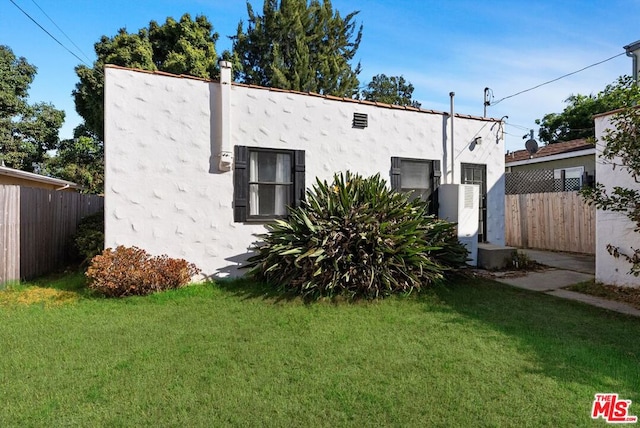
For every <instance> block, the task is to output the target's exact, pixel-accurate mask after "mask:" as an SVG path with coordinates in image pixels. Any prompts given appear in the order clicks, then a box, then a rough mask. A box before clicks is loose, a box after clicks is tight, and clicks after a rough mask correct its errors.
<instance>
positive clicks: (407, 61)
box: [0, 0, 640, 150]
mask: <svg viewBox="0 0 640 428" xmlns="http://www.w3.org/2000/svg"><path fill="white" fill-rule="evenodd" d="M14 1H15V2H16V3H17V4H18V5H19V6H20V7H22V8H23V9H24V10H25V11H27V12H28V13H29V14H30V15H31V16H32V17H34V18H35V19H36V20H37V21H38V22H39V23H40V24H41V25H43V26H44V27H45V28H46V29H47V30H48V31H49V32H51V33H52V34H53V35H54V36H55V37H56V38H58V40H60V41H61V42H63V43H64V44H65V45H66V46H68V47H69V48H70V49H71V50H73V51H74V52H76V54H77V55H78V56H79V57H81V58H83V59H84V60H85V61H87V62H90V63H91V62H93V60H94V59H95V54H94V51H93V44H94V43H95V42H96V41H98V40H99V39H100V37H101V36H102V35H107V36H113V35H115V34H116V32H117V31H118V29H119V28H122V27H125V28H127V30H129V31H130V32H134V31H137V30H138V29H139V28H141V27H144V26H147V25H148V24H149V21H150V20H156V21H158V22H164V20H165V19H166V17H167V16H172V17H174V18H179V17H180V16H181V15H182V14H183V13H185V12H188V13H190V14H191V15H192V16H196V15H206V16H207V17H208V18H209V20H210V21H211V22H212V23H213V25H214V30H215V31H216V32H218V33H219V34H220V39H219V41H218V43H217V51H218V53H221V52H222V51H223V50H225V49H230V47H231V42H230V41H229V39H228V38H227V36H229V35H232V34H234V33H235V29H236V27H237V25H238V22H239V21H240V20H246V17H247V13H246V3H245V1H244V0H188V1H187V0H184V1H177V0H173V1H172V0H153V1H149V0H137V1H136V0H110V1H103V0H91V1H89V0H57V1H54V0H35V2H34V0H14ZM251 3H252V4H253V6H254V9H256V10H260V9H261V8H262V0H252V1H251ZM332 3H333V6H334V9H336V10H339V11H340V12H341V14H342V15H346V14H347V13H349V12H351V11H354V10H360V13H359V15H358V16H357V21H358V22H360V23H362V24H364V35H363V39H362V43H361V45H360V49H359V51H358V54H357V61H360V63H361V65H362V73H361V75H360V81H361V84H366V83H367V82H369V80H370V79H371V77H372V76H373V75H376V74H379V73H385V74H387V75H403V76H404V77H405V78H406V79H407V80H409V81H410V82H411V83H413V85H414V86H415V91H414V94H413V95H414V98H415V99H417V100H418V101H420V102H421V103H422V106H423V107H424V108H429V109H436V110H443V111H448V110H449V92H451V91H453V92H455V93H456V98H455V106H456V112H458V113H465V114H473V115H479V116H481V115H482V114H483V90H484V88H485V87H489V88H491V90H492V91H493V95H494V97H495V98H494V101H497V100H499V99H501V98H503V97H507V96H510V95H512V94H515V93H517V92H519V91H521V90H524V89H528V88H531V87H533V86H536V85H538V84H540V83H543V82H546V81H549V80H552V79H555V78H557V77H560V76H562V75H564V74H567V73H571V72H574V71H576V70H579V69H581V68H583V67H585V66H588V65H590V64H593V63H596V62H599V61H601V60H604V59H606V58H609V57H612V56H614V55H616V54H619V53H623V52H624V49H623V48H622V47H623V46H624V45H627V44H629V43H632V42H634V41H636V40H639V39H640V27H639V26H638V22H639V21H640V0H610V1H607V2H604V1H596V0H584V1H571V0H567V1H550V0H548V1H546V0H541V1H519V0H507V1H492V0H485V1H477V0H447V1H442V0H395V1H390V0H367V1H349V0H333V2H332ZM38 6H39V7H40V8H42V9H43V10H44V11H45V12H46V14H47V15H48V16H49V17H50V18H52V20H53V21H54V22H55V23H56V24H57V25H58V26H59V27H60V28H62V30H63V31H64V33H66V35H67V36H69V38H70V39H71V40H72V41H73V42H74V43H75V44H76V45H77V46H78V47H79V48H80V49H81V51H82V52H84V54H86V55H87V56H88V58H89V59H86V57H85V55H84V54H83V53H81V52H80V51H78V49H77V48H75V47H74V46H73V44H72V43H71V42H70V41H69V40H67V38H66V37H65V36H64V35H63V34H62V33H61V32H60V31H59V30H58V29H57V28H56V27H55V25H54V24H53V23H52V22H51V21H50V20H49V19H48V18H47V16H46V15H45V14H43V13H42V11H41V10H40V9H39V8H38ZM0 44H3V45H8V46H9V47H10V48H11V49H12V50H13V51H14V53H15V54H16V55H17V56H24V57H25V58H26V59H27V60H28V61H29V62H30V63H32V64H34V65H35V66H36V67H37V68H38V74H37V76H36V78H35V81H34V83H33V84H32V86H31V90H30V99H31V101H32V102H38V101H46V102H51V103H53V104H54V105H55V106H56V107H57V108H59V109H63V110H65V112H66V114H67V119H66V122H65V125H64V127H63V129H62V131H61V137H62V138H68V137H70V136H71V134H72V131H73V128H74V127H75V126H76V125H77V124H78V123H79V122H80V121H81V119H80V118H79V117H78V115H77V114H76V113H75V108H74V104H73V99H72V96H71V91H72V90H73V88H74V86H75V84H76V82H77V80H78V79H77V77H76V75H75V72H74V67H75V66H76V65H78V64H79V63H80V62H79V61H78V59H77V58H75V57H73V56H72V55H71V54H69V53H68V52H67V51H66V50H65V49H64V48H62V47H60V46H59V45H58V44H57V43H56V42H55V41H54V40H52V39H51V38H50V37H49V36H48V35H46V34H45V33H44V32H43V31H42V30H40V29H39V28H38V27H37V26H36V25H35V24H34V23H33V22H31V21H30V20H29V19H28V18H27V17H26V16H25V15H24V14H23V13H22V12H20V10H18V8H16V7H15V6H14V5H13V4H12V3H11V2H10V1H9V0H0ZM630 72H631V58H628V57H626V56H625V55H622V56H619V57H617V58H615V59H613V60H611V61H608V62H606V63H604V64H601V65H598V66H596V67H593V68H590V69H588V70H586V71H583V72H580V73H578V74H576V75H573V76H570V77H567V78H565V79H562V80H560V81H558V82H555V83H552V84H549V85H546V86H543V87H541V88H539V89H536V90H533V91H530V92H527V93H525V94H522V95H518V96H515V97H513V98H509V99H507V100H504V101H502V102H500V103H498V104H495V105H493V106H490V107H489V108H488V116H491V117H496V118H500V117H502V116H504V115H508V116H509V118H508V119H507V123H508V126H506V129H505V130H506V132H507V135H506V148H507V149H508V150H518V149H522V148H524V141H525V140H523V139H522V136H523V135H524V134H525V133H526V129H528V128H534V129H536V132H537V127H536V125H535V122H534V121H535V119H538V118H541V117H542V116H543V115H544V114H545V113H549V112H560V111H562V109H563V108H564V102H563V101H564V100H565V99H566V98H567V97H568V96H569V95H571V94H577V93H582V94H589V93H597V92H598V91H600V90H601V89H603V88H604V87H605V85H607V84H608V83H612V82H613V81H615V79H616V78H617V77H618V76H620V75H622V74H630Z"/></svg>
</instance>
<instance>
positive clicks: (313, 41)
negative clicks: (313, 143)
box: [227, 0, 362, 97]
mask: <svg viewBox="0 0 640 428" xmlns="http://www.w3.org/2000/svg"><path fill="white" fill-rule="evenodd" d="M247 13H248V16H249V17H248V24H247V28H246V29H245V28H244V26H243V23H242V21H241V22H240V23H239V24H238V30H237V34H236V35H235V36H234V37H232V40H233V53H232V56H231V58H230V59H232V61H233V63H234V68H235V71H236V72H235V78H236V80H238V81H240V82H243V83H248V84H255V85H261V86H268V87H276V88H282V89H290V90H296V91H303V92H317V93H321V94H328V95H336V96H344V97H354V96H356V95H357V93H358V85H359V82H358V74H359V73H360V64H359V63H358V64H357V65H356V66H355V68H353V67H352V65H351V61H352V60H353V59H354V57H355V54H356V51H357V50H358V47H359V46H360V41H361V39H362V25H360V26H359V27H358V26H357V24H356V23H355V21H354V19H355V17H356V15H357V14H358V11H355V12H351V13H349V14H347V15H346V16H345V17H344V18H343V17H342V16H341V15H340V13H339V12H338V11H334V10H333V8H332V5H331V1H330V0H322V1H320V0H311V1H309V2H307V0H280V1H278V0H265V1H264V5H263V9H262V15H258V14H257V13H255V12H254V10H253V8H252V7H251V4H249V2H247ZM227 56H229V54H227Z"/></svg>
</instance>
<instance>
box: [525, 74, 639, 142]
mask: <svg viewBox="0 0 640 428" xmlns="http://www.w3.org/2000/svg"><path fill="white" fill-rule="evenodd" d="M632 85H633V79H631V78H630V77H629V76H622V77H619V78H618V80H616V82H614V83H612V84H610V85H607V86H606V87H605V88H604V90H602V91H601V92H599V93H598V94H597V95H593V94H590V95H580V94H578V95H571V96H569V98H567V99H566V100H565V103H567V106H566V107H565V108H564V110H563V111H562V113H548V114H546V115H544V117H543V118H542V119H537V120H536V123H537V124H538V125H540V130H539V131H538V137H539V138H540V140H541V141H544V142H545V143H557V142H560V141H570V140H574V139H577V138H589V137H594V136H595V129H594V127H593V116H594V115H596V114H599V113H606V112H608V111H612V110H616V109H618V108H621V107H623V106H624V103H625V94H626V93H627V92H628V90H629V88H630V87H631V86H632Z"/></svg>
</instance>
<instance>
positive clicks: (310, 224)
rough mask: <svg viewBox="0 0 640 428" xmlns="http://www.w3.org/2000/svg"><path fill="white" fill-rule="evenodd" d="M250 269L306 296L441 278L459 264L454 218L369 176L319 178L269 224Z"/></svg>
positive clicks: (401, 288)
mask: <svg viewBox="0 0 640 428" xmlns="http://www.w3.org/2000/svg"><path fill="white" fill-rule="evenodd" d="M267 229H268V233H267V234H265V235H262V236H261V238H262V240H263V242H261V243H260V244H259V245H258V246H257V247H256V251H257V254H256V255H254V256H252V257H251V258H250V259H249V264H248V268H250V269H251V270H250V272H249V273H250V274H251V275H254V276H255V277H257V278H258V279H260V280H265V281H267V282H269V283H272V284H276V285H277V286H279V287H280V288H281V289H282V290H284V291H295V292H297V293H300V294H303V295H305V296H308V297H320V296H334V295H339V294H343V295H347V296H349V297H365V298H376V297H379V296H384V295H388V294H390V293H394V292H409V291H412V290H415V289H420V288H422V287H424V286H426V285H429V284H432V283H434V282H435V281H438V280H441V279H442V278H443V276H444V274H445V273H446V272H447V271H449V270H452V269H455V268H458V267H460V266H461V265H463V264H464V262H465V261H466V258H467V250H466V248H465V247H464V246H463V245H462V244H460V242H459V241H458V239H457V236H456V233H455V224H453V223H449V222H446V221H442V220H438V219H435V218H434V217H432V216H429V215H427V205H426V203H424V202H422V201H420V200H418V199H416V200H411V197H410V195H409V194H403V193H398V192H395V191H392V190H389V188H388V187H387V183H386V182H385V181H384V180H383V179H381V178H380V175H379V174H377V175H374V176H372V177H369V178H362V177H361V176H360V175H357V174H352V173H350V172H347V173H346V175H343V174H336V175H335V176H334V179H333V183H332V184H328V183H327V182H326V181H324V182H322V181H320V180H316V184H315V185H314V186H313V188H312V189H311V190H308V191H307V194H306V201H304V202H303V203H302V205H301V206H300V207H299V208H294V209H291V211H290V216H289V218H288V220H287V221H276V222H275V223H272V224H269V225H267Z"/></svg>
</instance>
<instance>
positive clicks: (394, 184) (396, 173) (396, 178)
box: [390, 157, 401, 192]
mask: <svg viewBox="0 0 640 428" xmlns="http://www.w3.org/2000/svg"><path fill="white" fill-rule="evenodd" d="M400 162H401V160H400V158H396V157H392V158H391V174H390V178H391V189H392V190H395V191H398V192H399V191H400V175H401V174H400V172H401V169H400Z"/></svg>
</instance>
